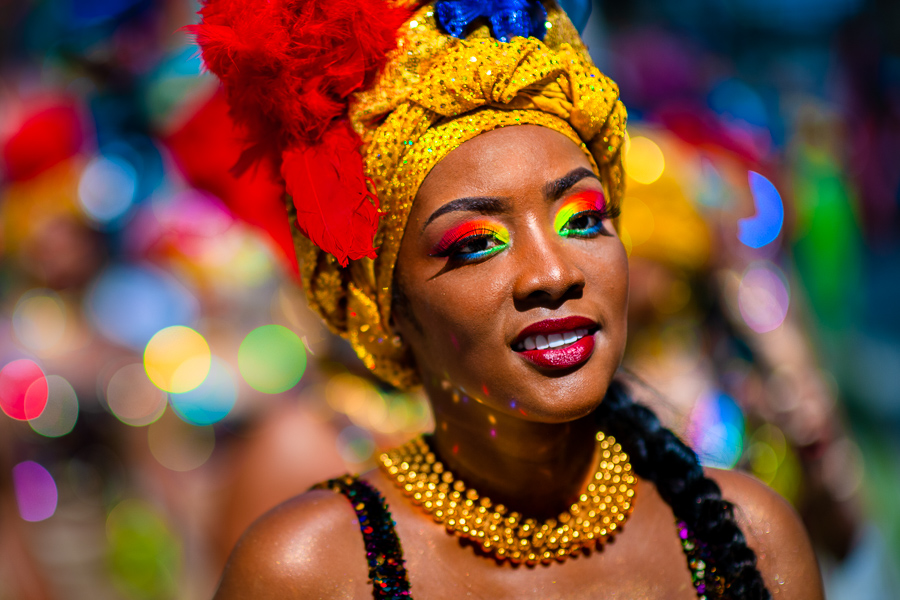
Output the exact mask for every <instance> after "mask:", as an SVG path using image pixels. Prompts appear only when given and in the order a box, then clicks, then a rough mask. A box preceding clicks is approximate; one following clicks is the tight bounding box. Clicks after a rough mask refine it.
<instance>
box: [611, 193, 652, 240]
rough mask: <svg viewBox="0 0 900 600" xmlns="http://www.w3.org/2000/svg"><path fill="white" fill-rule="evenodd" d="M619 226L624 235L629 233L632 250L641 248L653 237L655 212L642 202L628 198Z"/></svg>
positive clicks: (623, 207)
mask: <svg viewBox="0 0 900 600" xmlns="http://www.w3.org/2000/svg"><path fill="white" fill-rule="evenodd" d="M619 226H620V227H621V229H622V231H623V233H624V232H627V236H628V241H629V242H630V245H631V246H632V248H633V247H634V246H640V245H641V244H643V243H644V242H646V241H647V240H649V239H650V236H651V235H653V228H654V227H655V220H654V218H653V211H652V210H650V207H649V206H647V204H646V203H645V202H643V201H642V200H639V199H638V198H634V197H632V196H628V197H626V198H625V202H624V204H623V205H622V218H621V219H620V222H619Z"/></svg>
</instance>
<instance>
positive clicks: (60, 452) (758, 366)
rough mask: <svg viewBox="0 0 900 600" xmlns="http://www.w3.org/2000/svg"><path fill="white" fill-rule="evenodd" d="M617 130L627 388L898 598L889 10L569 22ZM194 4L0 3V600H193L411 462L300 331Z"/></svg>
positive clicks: (679, 4) (898, 127)
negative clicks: (361, 476) (280, 507)
mask: <svg viewBox="0 0 900 600" xmlns="http://www.w3.org/2000/svg"><path fill="white" fill-rule="evenodd" d="M563 4H564V5H565V6H566V8H567V10H568V11H569V13H570V15H571V16H572V19H573V21H575V22H576V24H577V25H578V26H580V27H582V28H583V29H584V37H585V41H586V42H587V43H588V45H589V47H590V49H591V52H592V54H593V56H594V59H595V62H596V63H597V65H598V66H599V67H600V69H601V70H603V71H604V72H606V73H607V74H609V75H610V76H612V77H613V78H614V79H615V80H616V81H617V82H618V83H619V84H620V87H621V89H622V97H623V100H624V101H625V104H626V106H628V108H629V115H630V120H629V136H630V138H629V141H628V145H627V147H626V170H627V172H628V178H629V181H628V192H627V197H626V200H625V204H624V207H623V216H622V219H621V223H620V233H621V236H622V239H623V241H624V243H625V245H626V248H627V249H628V251H629V254H630V257H631V267H632V289H631V314H630V325H629V327H630V334H631V335H630V338H629V347H628V356H627V358H626V365H625V366H626V369H627V370H628V372H629V373H631V374H632V377H633V379H634V380H635V382H636V386H637V389H638V390H639V392H638V393H639V395H640V396H641V398H642V399H643V400H644V401H646V402H648V403H650V404H652V405H653V406H654V408H655V409H656V410H657V411H658V412H659V413H660V415H661V416H662V417H663V419H664V420H665V421H666V422H667V424H669V425H670V426H671V427H672V428H673V429H675V430H676V431H677V432H678V433H679V434H680V435H682V436H683V437H684V438H685V439H686V440H688V441H689V442H690V443H691V444H692V445H693V446H694V447H695V448H696V449H697V451H698V453H699V454H700V455H701V457H702V459H703V461H704V462H705V463H706V464H708V465H712V466H718V467H722V468H741V469H745V470H747V471H749V472H752V473H753V474H755V475H756V476H757V477H759V478H760V479H762V480H763V481H765V482H767V483H768V484H769V485H771V486H772V487H774V488H775V489H776V490H778V491H779V492H780V493H781V494H782V495H783V496H785V497H786V498H787V499H788V500H789V501H790V502H791V503H792V504H793V505H794V506H795V507H796V508H797V510H798V511H799V512H800V514H801V515H802V517H803V519H804V521H805V522H806V524H807V527H808V528H809V530H810V533H811V535H812V538H813V541H814V544H815V546H816V550H817V553H818V555H819V558H820V561H821V564H822V567H823V571H824V574H825V578H826V584H827V589H828V594H829V595H828V597H829V598H832V599H843V598H857V597H864V598H873V599H887V598H896V597H897V594H898V592H897V590H898V589H900V575H898V573H900V435H898V434H900V386H898V383H900V317H898V314H900V313H898V312H897V311H896V310H895V309H896V306H897V304H898V302H900V235H898V233H900V231H898V229H900V4H897V3H896V2H891V1H889V0H816V1H815V2H813V1H812V0H779V1H777V2H776V1H772V0H753V1H751V0H732V1H731V2H728V3H725V2H719V1H716V0H677V1H676V0H655V1H651V0H633V1H632V2H627V3H622V2H606V1H604V2H594V4H593V5H591V4H590V3H589V2H578V1H574V0H572V1H568V2H564V3H563ZM198 9H199V3H197V2H195V1H193V0H156V1H151V0H23V1H20V2H3V3H0V224H2V225H0V409H2V414H0V556H2V560H0V600H13V599H15V600H33V599H34V600H37V599H81V598H90V599H92V600H106V599H109V600H113V599H138V600H155V599H170V598H179V599H182V598H183V599H190V600H193V599H195V598H196V599H200V598H208V597H210V596H211V595H212V593H213V591H214V589H215V584H216V580H217V577H218V574H219V572H220V571H221V568H222V566H223V564H224V561H225V559H226V557H227V555H228V553H229V551H230V549H231V547H232V546H233V544H234V542H235V541H236V540H237V538H238V537H239V535H240V533H241V531H242V530H243V529H244V528H245V527H246V526H247V525H249V524H250V523H251V522H252V521H253V520H254V519H255V518H256V517H258V516H259V515H260V514H262V513H263V512H264V511H265V510H267V509H268V508H270V507H272V506H274V505H275V504H277V503H279V502H281V501H282V500H284V499H287V498H289V497H291V496H292V495H294V494H297V493H300V492H302V491H304V490H305V489H307V488H308V487H309V486H310V485H311V484H313V483H315V482H317V481H321V480H323V479H326V478H329V477H333V476H336V475H338V474H340V473H343V472H346V471H347V470H350V471H359V470H364V469H367V468H369V466H371V465H372V464H373V458H374V453H375V451H376V449H377V448H383V447H388V446H391V445H394V444H397V443H400V442H403V441H405V440H406V439H408V438H410V437H411V436H413V435H415V434H417V433H419V432H421V431H426V430H428V428H429V427H430V423H431V420H430V419H431V418H430V415H429V412H428V408H427V406H426V405H425V403H424V401H423V399H422V398H421V397H419V396H417V395H415V394H412V395H410V394H401V393H397V392H396V391H394V390H390V389H387V388H385V387H384V386H383V385H381V384H379V383H378V382H376V381H374V380H373V379H372V378H371V377H370V376H369V375H368V374H367V372H366V369H365V368H364V367H362V365H361V364H360V363H359V362H358V361H357V360H356V359H355V356H354V354H353V352H352V350H350V348H349V346H347V345H346V344H344V343H342V342H341V341H339V340H336V339H334V338H333V337H332V336H331V335H330V334H328V333H327V332H326V331H325V330H324V329H323V328H322V327H321V325H320V324H319V323H318V322H317V321H316V319H315V318H314V317H313V316H312V315H311V314H310V313H309V312H308V311H307V309H306V308H305V303H304V295H303V291H302V289H301V287H300V282H299V281H298V280H297V276H296V265H295V262H294V259H293V258H292V250H291V242H290V234H289V231H288V227H287V221H286V217H285V215H284V211H283V209H281V208H280V207H279V203H278V202H277V201H276V202H272V199H273V198H274V199H276V200H277V199H278V198H279V194H280V192H279V190H278V189H277V188H276V187H275V186H273V185H272V184H271V183H269V180H268V174H267V173H265V172H264V170H258V171H250V172H248V173H247V174H245V175H244V176H243V177H242V178H241V179H235V178H234V177H233V176H232V175H230V173H229V168H230V167H231V166H232V165H233V164H234V163H235V161H236V159H237V157H238V155H239V153H240V150H241V146H240V143H239V141H238V140H237V139H236V137H235V134H234V132H233V131H232V129H231V126H230V124H229V123H228V120H227V115H226V108H225V106H224V103H223V101H222V98H221V96H220V95H219V93H218V91H217V84H216V82H215V81H214V80H213V79H212V77H211V76H210V75H208V74H204V73H203V72H202V64H201V61H200V59H199V57H198V54H197V49H196V47H195V46H194V45H192V42H191V40H190V38H189V36H187V35H186V34H185V33H184V32H183V31H181V30H180V28H181V27H183V26H184V25H186V24H189V23H192V22H194V21H195V20H196V16H195V13H196V11H197V10H198Z"/></svg>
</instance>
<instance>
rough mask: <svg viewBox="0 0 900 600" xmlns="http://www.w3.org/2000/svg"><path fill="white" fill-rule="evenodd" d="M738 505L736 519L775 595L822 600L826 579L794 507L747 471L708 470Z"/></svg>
mask: <svg viewBox="0 0 900 600" xmlns="http://www.w3.org/2000/svg"><path fill="white" fill-rule="evenodd" d="M706 474H707V476H709V477H710V478H712V479H713V480H714V481H715V482H716V483H718V484H719V487H720V488H721V489H722V496H723V497H724V498H725V499H726V500H728V501H730V502H731V503H732V504H734V507H735V517H736V519H737V521H738V525H740V527H741V530H742V531H743V532H744V535H745V536H746V537H747V543H748V544H749V545H750V547H751V548H752V549H753V551H754V552H756V556H757V561H758V562H757V567H758V568H759V571H760V573H762V576H763V579H764V580H765V583H766V587H767V588H769V590H770V591H771V592H772V595H773V596H774V597H777V598H781V599H784V600H788V599H794V598H796V599H798V600H807V599H808V600H821V599H822V598H824V591H823V589H822V576H821V574H820V573H819V566H818V563H817V562H816V557H815V554H814V553H813V550H812V546H811V544H810V542H809V536H808V535H807V533H806V529H805V528H804V527H803V523H802V522H801V521H800V517H799V516H798V515H797V513H796V511H794V509H793V507H792V506H791V505H790V504H789V503H788V502H787V501H786V500H785V499H784V498H782V497H781V496H779V495H778V494H777V493H776V492H775V491H774V490H772V489H771V488H770V487H768V486H767V485H765V484H764V483H762V482H761V481H759V480H758V479H755V478H754V477H751V476H749V475H746V474H744V473H740V472H737V471H723V470H720V469H707V470H706Z"/></svg>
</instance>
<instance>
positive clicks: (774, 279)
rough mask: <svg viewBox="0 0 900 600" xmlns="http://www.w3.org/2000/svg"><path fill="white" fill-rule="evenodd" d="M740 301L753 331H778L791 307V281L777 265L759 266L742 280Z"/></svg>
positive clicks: (742, 312)
mask: <svg viewBox="0 0 900 600" xmlns="http://www.w3.org/2000/svg"><path fill="white" fill-rule="evenodd" d="M737 300H738V308H739V309H740V312H741V317H743V319H744V322H745V323H747V326H748V327H749V328H750V329H752V330H753V331H755V332H756V333H766V332H768V331H772V330H774V329H777V328H778V327H779V326H780V325H781V324H782V323H783V322H784V319H785V317H786V316H787V313H788V308H789V306H790V300H791V298H790V291H789V289H788V285H787V279H786V278H785V276H784V274H783V273H782V272H781V269H779V268H778V267H777V266H775V264H774V263H772V262H770V261H759V262H755V263H753V264H751V265H750V266H749V267H747V270H746V271H744V274H743V276H742V277H741V284H740V286H739V287H738V298H737Z"/></svg>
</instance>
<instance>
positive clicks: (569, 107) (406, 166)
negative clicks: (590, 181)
mask: <svg viewBox="0 0 900 600" xmlns="http://www.w3.org/2000/svg"><path fill="white" fill-rule="evenodd" d="M547 22H548V24H549V28H548V30H547V35H546V37H545V40H544V41H543V42H541V41H539V40H537V39H534V38H513V40H512V41H511V42H509V43H502V42H499V41H497V40H495V39H493V38H492V37H491V36H490V31H489V29H488V28H487V26H482V27H479V28H477V29H476V30H475V31H473V32H472V33H471V35H469V37H468V38H467V39H464V40H460V39H456V38H453V37H450V36H447V35H445V34H443V33H442V32H441V31H440V30H439V29H438V27H437V26H436V24H435V18H434V14H433V7H432V6H431V5H426V6H423V7H421V8H420V9H419V10H418V11H416V13H415V14H414V15H413V16H412V17H411V18H410V20H409V21H407V23H406V25H404V26H402V27H401V28H400V32H399V33H400V39H399V42H398V46H397V48H396V49H395V50H394V51H393V53H392V54H391V56H390V57H389V61H388V63H387V65H386V67H385V69H384V70H383V71H382V73H381V75H380V76H379V78H378V79H377V81H376V82H375V84H374V85H373V86H372V87H371V88H369V89H368V90H365V91H362V92H360V93H358V94H357V95H356V96H355V98H354V101H353V102H352V104H351V107H350V113H349V118H350V122H351V124H352V125H353V127H354V129H355V130H356V131H357V133H359V135H360V137H361V139H362V141H363V153H364V161H365V169H366V175H367V176H368V177H370V178H371V182H372V187H373V189H374V190H375V191H376V193H377V196H378V198H379V200H380V202H381V210H382V220H381V225H380V228H379V232H378V234H377V236H376V240H375V244H376V246H378V247H379V254H378V258H376V259H375V260H374V261H373V260H371V259H362V260H358V261H354V262H353V263H352V264H351V266H350V267H349V269H341V268H340V266H339V265H337V264H336V263H335V262H334V261H328V260H324V259H323V258H322V257H320V256H317V255H316V253H315V251H314V250H313V249H310V248H309V247H308V244H306V245H305V244H304V242H302V241H298V243H297V245H298V256H300V258H301V259H302V262H301V275H302V277H303V279H304V283H305V284H306V285H307V298H308V299H309V301H310V305H311V306H312V308H313V309H314V310H316V311H317V312H319V314H320V315H322V317H323V318H324V319H325V320H326V322H327V323H328V325H329V327H330V328H331V329H332V330H333V331H335V332H337V333H339V334H341V335H343V336H344V337H346V338H347V339H349V340H350V342H351V344H352V345H353V347H354V349H355V350H356V352H357V354H358V355H359V356H360V358H362V360H363V361H364V362H365V363H366V365H367V366H369V368H371V369H372V370H373V371H374V372H375V374H376V375H378V376H379V377H381V378H382V379H385V380H386V381H388V382H390V383H392V384H394V385H397V386H399V387H403V388H407V387H410V386H412V385H414V384H415V383H416V382H417V375H416V373H415V370H414V365H413V364H412V362H411V360H410V358H409V357H410V354H409V351H408V348H406V347H405V346H404V344H403V343H402V341H398V340H399V338H397V336H396V334H395V333H394V332H393V331H392V330H391V328H390V326H389V323H390V306H391V300H392V290H391V282H392V280H393V273H394V265H395V263H396V260H397V254H398V252H399V249H400V243H401V241H402V238H403V232H404V230H405V228H406V221H407V218H408V216H409V211H410V208H411V206H412V202H413V200H414V198H415V196H416V193H417V191H418V189H419V186H420V185H421V183H422V181H423V180H424V179H425V176H426V175H427V174H428V172H429V171H430V170H431V169H432V168H433V167H434V165H435V164H437V163H438V162H439V161H440V160H441V159H442V158H443V157H445V156H446V155H447V154H448V153H449V152H450V151H452V150H453V149H454V148H456V147H458V146H459V145H460V144H462V143H464V142H465V141H467V140H469V139H471V138H473V137H475V136H476V135H479V134H480V133H484V132H486V131H490V130H492V129H497V128H499V127H508V126H512V125H522V124H531V125H539V126H542V127H548V128H550V129H553V130H555V131H558V132H560V133H562V134H563V135H566V136H567V137H568V138H569V139H571V140H572V141H573V142H575V143H576V144H578V145H579V146H580V147H581V148H582V149H583V151H584V152H585V154H586V155H587V156H588V157H589V160H590V161H591V165H592V166H593V167H594V169H595V171H596V172H597V173H598V174H599V175H600V178H601V181H602V182H603V184H604V187H605V189H606V190H607V191H608V194H609V197H610V200H611V201H612V202H618V201H620V200H621V197H622V191H623V188H622V184H623V181H624V176H623V171H622V162H621V152H620V150H621V146H622V142H623V140H624V134H625V108H624V106H622V103H621V102H619V100H618V88H617V87H616V85H615V83H613V82H612V80H610V79H609V78H608V77H606V76H605V75H603V74H602V73H601V72H600V71H598V70H597V68H596V67H594V66H593V64H592V63H591V61H590V58H589V56H588V54H587V51H586V49H585V47H584V45H583V44H582V43H581V40H580V39H579V38H578V34H577V33H576V31H575V29H574V28H573V27H572V25H571V23H570V22H569V21H568V19H567V17H566V16H565V14H564V13H563V12H562V11H560V10H559V9H558V8H556V7H555V6H551V7H548V19H547ZM298 235H300V234H299V233H297V232H295V237H296V236H298ZM336 282H339V287H338V288H337V289H336V287H335V286H336ZM329 294H335V295H336V296H337V297H335V298H328V295H329Z"/></svg>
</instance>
